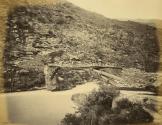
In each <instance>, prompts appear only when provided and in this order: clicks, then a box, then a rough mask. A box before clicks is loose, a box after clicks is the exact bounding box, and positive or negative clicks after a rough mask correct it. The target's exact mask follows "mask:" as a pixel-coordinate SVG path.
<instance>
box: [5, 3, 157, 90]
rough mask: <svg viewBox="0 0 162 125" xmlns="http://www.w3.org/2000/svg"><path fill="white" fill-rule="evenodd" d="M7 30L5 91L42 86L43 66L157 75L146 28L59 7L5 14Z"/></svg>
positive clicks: (152, 38)
mask: <svg viewBox="0 0 162 125" xmlns="http://www.w3.org/2000/svg"><path fill="white" fill-rule="evenodd" d="M7 26H8V28H7V37H6V44H5V52H4V66H5V71H4V75H5V80H6V83H5V89H6V91H16V90H17V89H20V90H23V89H25V90H28V89H31V88H33V87H42V86H44V84H45V82H44V73H43V68H44V63H53V64H57V65H65V64H70V65H76V64H84V65H91V64H96V65H101V64H102V65H114V66H119V67H123V68H135V69H140V70H143V71H145V72H156V71H157V69H158V62H159V46H158V39H157V37H156V28H155V27H152V26H149V25H145V24H140V23H136V22H132V21H118V20H113V19H108V18H106V17H104V16H102V15H99V14H96V13H92V12H88V11H86V10H83V9H81V8H79V7H76V6H74V5H73V4H71V3H68V2H60V3H57V4H56V5H53V6H52V5H51V6H50V7H49V6H18V7H16V8H15V9H14V10H12V11H11V12H10V13H9V14H8V23H7ZM11 88H12V89H11Z"/></svg>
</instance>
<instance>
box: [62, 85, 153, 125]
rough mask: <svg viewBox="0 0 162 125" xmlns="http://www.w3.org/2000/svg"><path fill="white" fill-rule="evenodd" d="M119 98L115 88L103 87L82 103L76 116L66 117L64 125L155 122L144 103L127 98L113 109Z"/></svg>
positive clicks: (114, 124) (115, 124)
mask: <svg viewBox="0 0 162 125" xmlns="http://www.w3.org/2000/svg"><path fill="white" fill-rule="evenodd" d="M117 96H119V91H118V90H116V89H115V88H113V87H108V86H101V87H100V89H99V90H98V91H93V92H92V93H91V94H89V95H88V96H87V97H86V99H84V100H85V102H84V103H80V104H81V105H79V108H78V111H77V112H76V113H75V114H70V115H69V114H68V115H66V117H65V118H64V119H63V121H62V123H63V125H117V124H118V125H119V124H120V125H121V124H123V125H125V124H128V123H129V124H130V123H148V122H152V121H153V117H152V116H151V115H150V114H149V113H148V112H147V111H145V109H144V108H143V107H144V106H143V104H142V103H133V102H131V101H129V100H128V99H127V98H123V99H121V100H119V101H118V102H117V103H116V104H117V105H116V107H113V108H112V103H113V101H114V99H115V98H116V97H117Z"/></svg>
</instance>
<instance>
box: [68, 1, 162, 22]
mask: <svg viewBox="0 0 162 125" xmlns="http://www.w3.org/2000/svg"><path fill="white" fill-rule="evenodd" d="M68 1H69V2H71V3H74V4H75V5H77V6H80V7H81V8H84V9H86V10H90V11H94V12H96V13H100V14H102V15H104V16H106V17H109V18H118V19H162V0H68Z"/></svg>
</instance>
